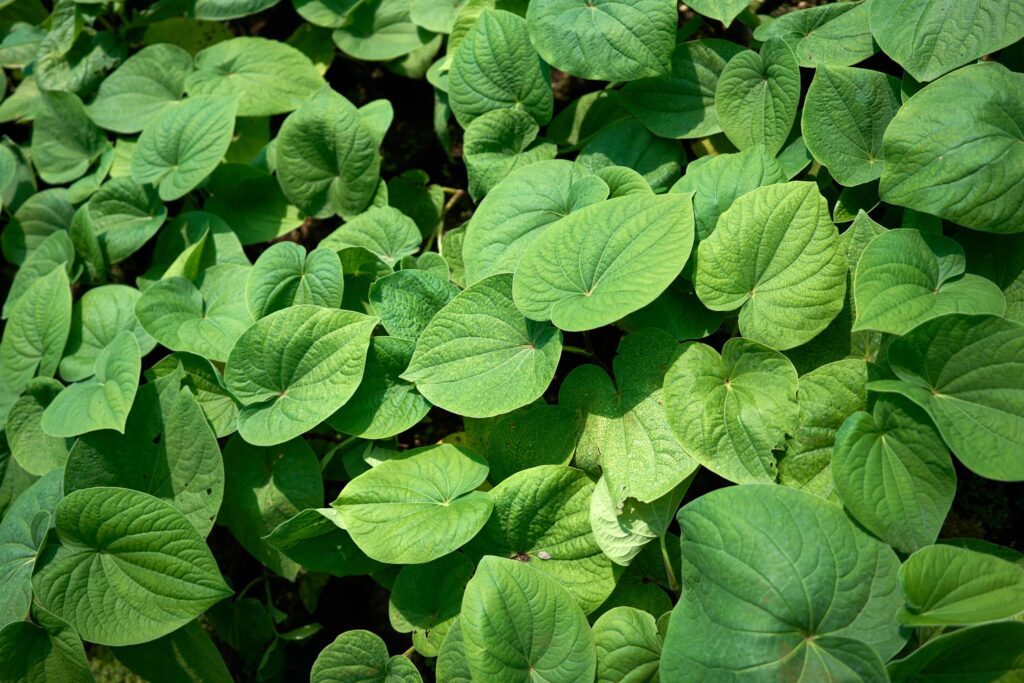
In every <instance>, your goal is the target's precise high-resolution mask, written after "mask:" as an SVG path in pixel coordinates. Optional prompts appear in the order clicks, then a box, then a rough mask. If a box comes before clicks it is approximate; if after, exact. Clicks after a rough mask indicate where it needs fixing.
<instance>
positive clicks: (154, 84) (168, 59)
mask: <svg viewBox="0 0 1024 683" xmlns="http://www.w3.org/2000/svg"><path fill="white" fill-rule="evenodd" d="M190 73H192V55H190V54H189V53H188V52H187V51H186V50H184V49H182V48H180V47H178V46H177V45H170V44H167V43H159V44H157V45H150V46H148V47H144V48H142V49H141V50H139V51H138V52H136V53H135V54H134V55H132V56H131V57H129V58H128V59H127V60H125V62H124V63H123V64H122V65H121V66H119V67H118V68H117V70H116V71H114V73H112V74H110V75H109V76H107V77H106V78H105V79H103V82H102V83H100V87H99V91H97V93H96V99H94V100H93V101H92V103H91V104H90V105H89V106H87V107H86V108H85V110H86V111H87V112H88V114H89V118H91V119H92V120H93V121H95V122H96V124H97V125H98V126H100V127H101V128H105V129H106V130H110V131H113V132H115V133H129V134H130V133H138V132H139V131H141V130H142V129H143V128H145V127H146V124H148V123H149V122H150V120H152V119H153V118H154V117H155V116H156V115H158V114H159V113H160V112H162V111H163V110H164V109H167V108H169V107H171V106H173V105H175V104H177V102H178V101H179V100H180V99H181V98H182V97H183V96H184V94H185V79H186V78H187V77H188V75H189V74H190Z"/></svg>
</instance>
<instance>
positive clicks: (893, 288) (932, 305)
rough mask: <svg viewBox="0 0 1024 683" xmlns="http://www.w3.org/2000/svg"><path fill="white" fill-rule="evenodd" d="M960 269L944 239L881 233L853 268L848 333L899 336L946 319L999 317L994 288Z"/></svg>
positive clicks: (958, 255)
mask: <svg viewBox="0 0 1024 683" xmlns="http://www.w3.org/2000/svg"><path fill="white" fill-rule="evenodd" d="M950 261H955V263H953V264H951V265H947V262H950ZM964 268H965V264H964V256H963V249H961V247H960V245H958V244H957V243H956V242H954V241H953V240H951V239H949V238H946V237H942V236H941V235H927V234H923V233H920V232H918V231H917V230H889V231H886V232H885V233H883V234H881V235H879V236H878V237H876V238H875V239H873V240H871V242H869V243H868V245H867V247H866V248H865V249H864V251H863V252H862V254H861V257H860V261H859V262H858V263H857V272H856V275H855V277H854V281H853V297H854V305H855V307H856V311H857V320H856V322H855V323H854V325H853V330H854V331H855V332H856V331H860V330H878V331H880V332H888V333H890V334H896V335H902V334H906V333H907V332H909V331H910V330H912V329H913V328H914V327H916V326H917V325H919V324H921V323H923V322H925V321H927V320H931V319H933V318H937V317H939V316H942V315H945V314H947V313H973V314H980V313H991V314H994V315H1001V314H1002V313H1003V312H1004V311H1005V310H1006V301H1005V299H1004V298H1003V293H1002V291H1001V290H1000V289H999V287H998V286H997V285H996V284H995V283H994V282H992V281H990V280H986V279H985V278H983V277H981V276H979V275H972V274H966V275H965V274H964Z"/></svg>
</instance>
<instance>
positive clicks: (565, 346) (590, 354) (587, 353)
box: [562, 344, 594, 358]
mask: <svg viewBox="0 0 1024 683" xmlns="http://www.w3.org/2000/svg"><path fill="white" fill-rule="evenodd" d="M562 350H563V351H568V352H569V353H575V354H576V355H579V356H586V357H587V358H593V357H594V352H593V351H590V350H588V349H583V348H580V347H579V346H569V345H568V344H562Z"/></svg>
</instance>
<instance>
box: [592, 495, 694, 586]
mask: <svg viewBox="0 0 1024 683" xmlns="http://www.w3.org/2000/svg"><path fill="white" fill-rule="evenodd" d="M692 481H693V476H692V475H691V476H689V477H687V478H686V479H684V480H683V481H682V482H681V483H679V484H678V485H677V486H676V487H675V488H674V489H672V490H671V491H669V492H668V493H666V494H665V495H664V496H662V497H661V498H657V499H656V500H653V501H651V502H649V503H641V502H638V501H636V500H634V499H630V500H627V501H625V502H624V503H621V504H620V503H616V502H615V501H614V500H612V494H611V492H610V491H609V489H608V480H607V478H606V477H601V479H599V480H598V482H597V485H596V486H595V488H594V495H593V496H591V497H590V528H591V530H592V531H593V532H594V538H596V539H597V544H598V545H599V546H600V547H601V551H602V552H603V553H604V554H605V555H607V556H608V557H609V558H611V560H612V562H615V563H616V564H621V565H623V566H629V564H630V563H631V562H632V561H633V558H635V557H636V556H637V555H639V554H640V552H641V551H642V550H643V549H644V547H645V546H646V545H647V544H648V543H650V542H651V541H653V540H655V539H664V537H665V534H666V533H667V532H668V527H669V525H670V524H671V523H672V519H673V517H674V516H675V514H676V510H678V509H679V503H680V502H681V501H682V500H683V496H684V495H685V494H686V490H687V489H688V488H689V487H690V483H691V482H692Z"/></svg>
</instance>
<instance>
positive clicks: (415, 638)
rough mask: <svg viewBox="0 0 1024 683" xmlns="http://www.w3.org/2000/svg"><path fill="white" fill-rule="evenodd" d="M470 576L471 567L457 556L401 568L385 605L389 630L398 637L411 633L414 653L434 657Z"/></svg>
mask: <svg viewBox="0 0 1024 683" xmlns="http://www.w3.org/2000/svg"><path fill="white" fill-rule="evenodd" d="M472 575H473V563H472V562H471V561H470V560H469V558H467V557H466V556H465V555H463V554H461V553H451V554H450V555H445V556H444V557H439V558H438V559H436V560H434V561H433V562H428V563H426V564H411V565H407V566H405V567H403V568H402V570H401V571H400V572H398V577H397V578H396V579H395V583H394V585H393V586H392V589H391V598H390V600H389V601H388V617H389V618H390V621H391V627H392V628H393V629H395V630H396V631H398V632H399V633H412V642H413V645H414V646H415V647H416V651H417V652H419V653H420V654H422V655H423V656H424V657H436V656H437V654H438V651H439V650H440V648H441V643H442V642H443V641H444V638H445V636H446V635H447V634H448V630H449V629H450V628H451V626H452V624H453V623H454V622H455V620H456V619H457V618H458V617H459V610H460V608H461V607H462V594H463V592H464V591H465V590H466V584H467V583H468V582H469V578H470V577H471V576H472Z"/></svg>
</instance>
